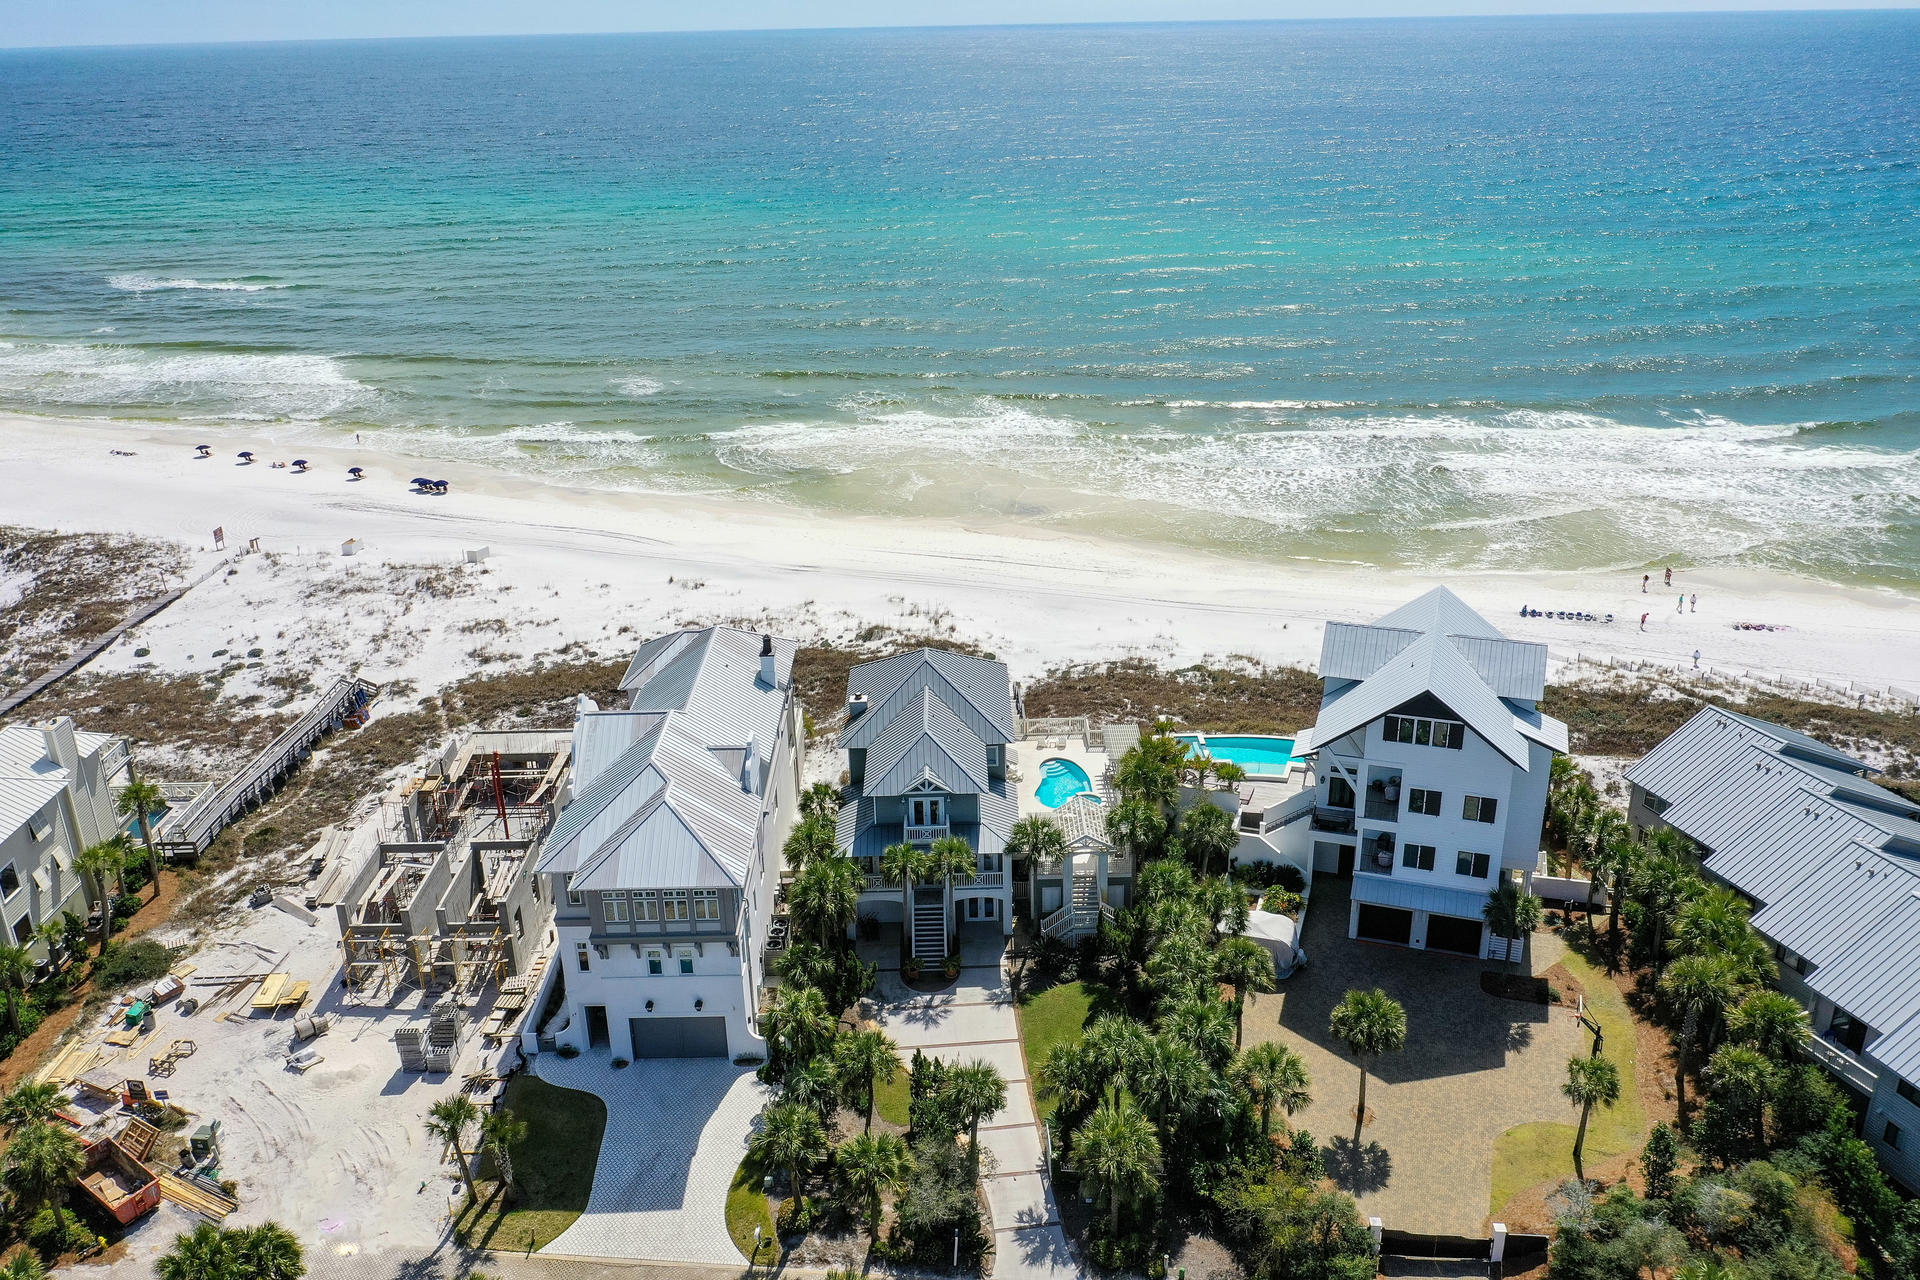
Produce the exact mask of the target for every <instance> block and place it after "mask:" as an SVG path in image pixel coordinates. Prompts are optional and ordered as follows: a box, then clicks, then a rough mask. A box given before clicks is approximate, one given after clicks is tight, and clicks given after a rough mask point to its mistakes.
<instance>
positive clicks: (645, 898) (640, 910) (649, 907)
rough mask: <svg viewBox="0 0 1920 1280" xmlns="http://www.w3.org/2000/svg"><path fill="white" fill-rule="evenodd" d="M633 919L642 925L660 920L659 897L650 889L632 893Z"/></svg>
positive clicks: (637, 890) (636, 890)
mask: <svg viewBox="0 0 1920 1280" xmlns="http://www.w3.org/2000/svg"><path fill="white" fill-rule="evenodd" d="M633 918H634V919H635V920H638V921H640V922H641V923H643V924H647V923H651V922H652V921H655V920H658V919H659V918H660V895H659V894H657V893H655V892H654V891H653V890H651V889H635V890H634V891H633Z"/></svg>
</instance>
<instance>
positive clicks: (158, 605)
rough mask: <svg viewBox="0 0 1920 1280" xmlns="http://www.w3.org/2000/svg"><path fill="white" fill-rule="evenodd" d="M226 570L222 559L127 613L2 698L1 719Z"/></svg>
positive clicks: (225, 564)
mask: <svg viewBox="0 0 1920 1280" xmlns="http://www.w3.org/2000/svg"><path fill="white" fill-rule="evenodd" d="M226 567H227V561H225V560H222V561H221V562H220V563H219V564H216V565H215V566H213V568H211V569H209V570H207V571H206V572H205V573H203V574H201V575H200V576H199V577H197V578H195V579H194V580H193V581H192V582H189V583H188V584H187V585H186V586H184V587H180V588H178V589H177V590H174V591H169V592H167V594H165V595H163V596H159V597H157V598H155V599H153V600H149V601H147V602H146V603H145V604H143V605H141V606H140V607H139V608H138V609H135V610H134V611H133V612H132V613H130V614H128V615H127V616H126V617H125V618H122V619H121V620H120V625H119V626H117V627H115V628H114V629H113V630H111V631H109V632H107V633H106V634H105V635H102V636H97V637H95V638H94V639H92V640H90V641H88V642H87V643H86V644H85V645H83V646H82V647H81V648H80V650H79V651H78V652H77V653H75V654H74V655H73V656H72V657H71V658H68V659H67V660H66V661H65V662H63V663H61V664H60V665H59V666H57V667H55V668H54V669H53V670H52V671H49V672H48V673H47V674H46V675H43V676H41V677H40V678H39V679H38V680H35V681H34V682H33V683H31V684H29V685H27V686H26V687H24V688H22V689H17V690H15V691H14V692H12V693H10V694H8V695H6V696H5V697H4V698H0V716H4V715H6V714H7V713H8V712H10V711H12V710H13V709H14V708H15V707H17V706H19V705H20V704H21V703H23V702H26V701H27V700H28V699H30V698H34V697H38V696H39V695H40V694H42V693H45V692H46V691H47V690H48V689H50V688H52V687H53V686H54V685H56V684H58V683H60V681H62V680H65V679H66V678H67V677H68V676H70V675H72V674H73V673H74V672H76V671H78V670H79V669H80V668H82V667H84V666H86V665H87V664H88V663H89V662H92V661H93V660H94V659H95V658H97V657H99V656H100V655H101V654H103V653H105V652H106V651H107V649H108V648H109V647H110V646H111V645H112V644H113V642H114V641H116V640H118V639H119V638H120V637H121V636H123V635H125V634H126V633H127V632H129V631H131V630H132V629H133V628H135V627H137V626H139V625H140V624H141V623H143V622H145V621H146V620H147V619H148V618H151V617H153V615H154V614H156V613H159V612H160V611H161V610H162V609H164V608H166V607H167V606H168V605H170V604H172V603H173V602H174V601H176V600H178V599H179V598H180V597H181V596H184V595H185V594H187V592H189V591H191V590H193V589H194V588H195V587H197V586H199V585H200V584H201V583H203V582H205V581H206V580H207V579H208V578H211V577H212V576H213V575H214V574H216V573H218V572H220V570H222V569H224V568H226Z"/></svg>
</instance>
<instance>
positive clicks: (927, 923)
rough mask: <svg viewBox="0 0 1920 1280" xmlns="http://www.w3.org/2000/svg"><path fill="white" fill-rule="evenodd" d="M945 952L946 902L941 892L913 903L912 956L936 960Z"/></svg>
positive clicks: (916, 899) (917, 958) (919, 958)
mask: <svg viewBox="0 0 1920 1280" xmlns="http://www.w3.org/2000/svg"><path fill="white" fill-rule="evenodd" d="M946 954H947V904H946V898H945V895H943V894H938V893H935V894H930V895H928V896H927V899H926V900H924V901H923V900H921V899H920V898H918V897H916V898H915V899H914V903H913V958H914V959H916V960H938V959H941V958H943V957H944V956H945V955H946Z"/></svg>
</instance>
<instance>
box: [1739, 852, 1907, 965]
mask: <svg viewBox="0 0 1920 1280" xmlns="http://www.w3.org/2000/svg"><path fill="white" fill-rule="evenodd" d="M1915 885H1916V881H1915V879H1914V876H1913V874H1912V872H1911V871H1909V870H1908V869H1907V868H1906V867H1903V866H1901V865H1900V864H1898V863H1897V862H1894V861H1892V860H1891V859H1888V858H1883V857H1881V856H1880V855H1879V854H1877V853H1875V852H1874V851H1873V850H1871V849H1868V848H1866V847H1864V846H1855V848H1854V850H1853V856H1852V857H1847V856H1845V851H1844V850H1843V851H1841V856H1838V857H1830V858H1826V859H1823V860H1821V861H1820V862H1819V863H1817V864H1816V865H1815V866H1814V867H1813V869H1812V870H1810V871H1808V872H1807V874H1806V875H1804V876H1802V877H1801V878H1800V880H1799V881H1797V882H1796V883H1794V884H1793V885H1791V886H1789V887H1788V888H1787V889H1785V890H1783V891H1782V892H1781V893H1780V895H1779V897H1777V898H1776V899H1774V900H1773V901H1772V902H1769V903H1768V904H1767V905H1766V906H1764V907H1762V908H1761V909H1760V910H1758V911H1756V912H1754V915H1753V927H1754V928H1756V929H1758V930H1760V931H1761V932H1762V933H1764V934H1766V935H1767V936H1768V937H1769V938H1772V939H1773V940H1774V941H1775V942H1778V943H1779V944H1780V945H1781V946H1783V947H1785V948H1787V950H1789V951H1793V952H1796V953H1798V954H1800V955H1803V956H1805V957H1806V958H1807V959H1809V960H1811V961H1813V963H1814V964H1815V965H1822V966H1823V965H1827V964H1830V963H1832V962H1833V961H1834V960H1835V959H1836V958H1838V957H1839V956H1842V955H1844V954H1846V952H1847V951H1848V949H1849V948H1851V947H1852V946H1853V945H1854V943H1855V942H1857V941H1858V940H1859V937H1860V935H1861V933H1862V932H1864V931H1865V930H1866V929H1867V927H1868V926H1869V925H1870V924H1871V923H1872V922H1873V921H1875V920H1877V919H1880V918H1881V917H1882V916H1884V915H1885V914H1886V913H1887V911H1888V910H1889V909H1890V908H1892V907H1895V906H1898V905H1899V904H1900V902H1901V900H1902V899H1906V898H1910V897H1911V896H1912V894H1913V890H1914V888H1915Z"/></svg>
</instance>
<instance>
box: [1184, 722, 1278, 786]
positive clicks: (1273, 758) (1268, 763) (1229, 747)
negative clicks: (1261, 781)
mask: <svg viewBox="0 0 1920 1280" xmlns="http://www.w3.org/2000/svg"><path fill="white" fill-rule="evenodd" d="M1178 736H1179V738H1180V741H1182V742H1184V743H1187V744H1188V745H1189V746H1192V747H1195V748H1196V749H1198V750H1200V751H1203V752H1204V753H1205V754H1207V755H1210V756H1212V757H1213V758H1214V759H1215V760H1231V761H1233V763H1235V764H1237V765H1239V766H1240V767H1241V768H1242V769H1245V770H1246V771H1247V772H1248V773H1251V774H1260V775H1262V776H1272V777H1284V776H1285V775H1286V772H1287V769H1288V768H1289V767H1291V765H1292V764H1293V759H1294V756H1293V739H1292V738H1275V737H1266V736H1258V735H1255V736H1236V735H1228V734H1212V733H1209V734H1207V735H1205V738H1204V741H1203V739H1202V736H1201V735H1199V734H1180V735H1178Z"/></svg>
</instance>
